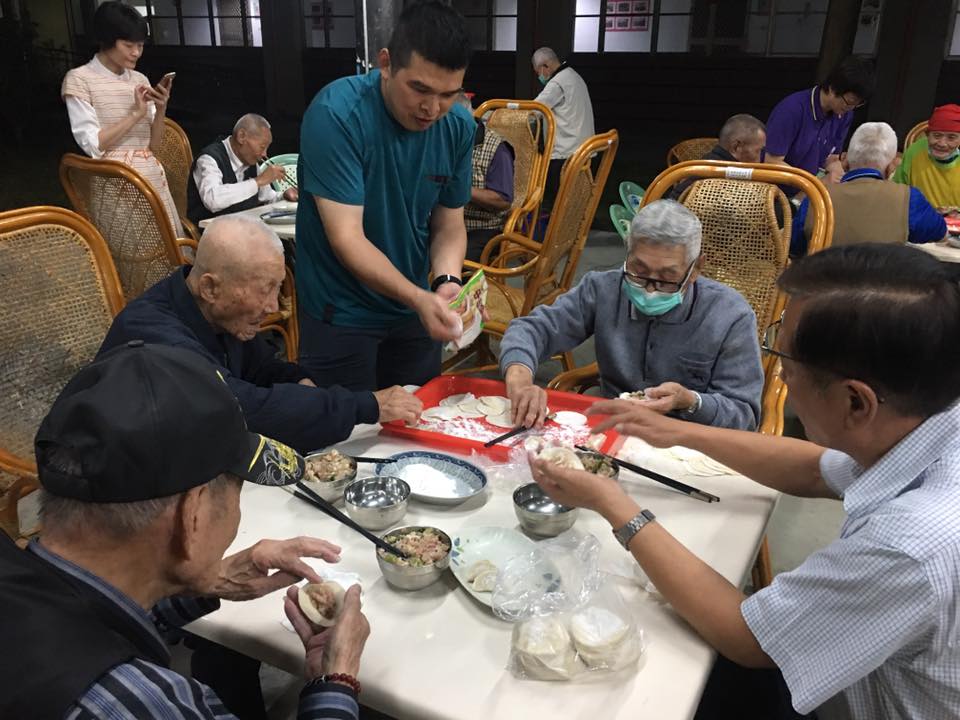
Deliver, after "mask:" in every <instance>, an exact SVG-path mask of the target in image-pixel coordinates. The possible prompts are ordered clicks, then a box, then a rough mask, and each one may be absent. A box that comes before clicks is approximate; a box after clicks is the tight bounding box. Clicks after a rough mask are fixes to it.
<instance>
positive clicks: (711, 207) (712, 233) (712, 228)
mask: <svg viewBox="0 0 960 720" xmlns="http://www.w3.org/2000/svg"><path fill="white" fill-rule="evenodd" d="M683 204H684V205H686V206H687V207H688V208H690V210H692V211H693V213H694V214H695V215H696V216H697V217H699V218H700V222H701V223H702V224H703V244H702V252H703V257H704V266H703V274H704V275H705V276H706V277H709V278H712V279H714V280H717V281H718V282H722V283H723V284H724V285H729V286H730V287H732V288H734V289H736V290H737V291H739V292H740V294H741V295H743V296H744V297H745V298H746V299H747V302H749V303H750V305H751V307H752V308H753V311H754V312H755V313H756V315H757V330H758V332H759V333H761V334H762V333H763V332H764V331H765V330H766V327H767V325H769V324H770V321H771V319H772V317H773V313H774V308H775V305H776V299H777V284H776V281H777V278H778V277H779V276H780V273H781V272H783V269H784V268H785V267H786V264H787V253H788V248H789V244H790V226H791V220H792V214H791V212H790V203H789V202H788V201H787V198H786V196H785V195H784V194H783V191H782V190H780V188H778V187H777V186H776V185H768V184H767V183H760V182H751V181H743V180H726V179H708V180H697V181H696V182H695V183H694V184H693V185H692V186H691V187H690V190H689V191H688V192H687V194H686V197H685V198H684V199H683ZM777 206H779V208H780V211H781V213H782V217H783V226H781V225H780V223H779V222H778V220H777V215H776V207H777Z"/></svg>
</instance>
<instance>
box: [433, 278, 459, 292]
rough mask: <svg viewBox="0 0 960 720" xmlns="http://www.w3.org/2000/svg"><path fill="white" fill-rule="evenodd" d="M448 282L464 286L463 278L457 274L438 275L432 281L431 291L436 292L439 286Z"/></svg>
mask: <svg viewBox="0 0 960 720" xmlns="http://www.w3.org/2000/svg"><path fill="white" fill-rule="evenodd" d="M448 282H452V283H456V284H457V285H460V286H461V287H462V286H463V280H461V279H460V278H458V277H457V276H456V275H437V276H436V277H435V278H434V279H433V282H432V283H430V292H436V291H437V288H438V287H440V286H441V285H444V284H446V283H448Z"/></svg>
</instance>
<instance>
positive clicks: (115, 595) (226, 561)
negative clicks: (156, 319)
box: [0, 341, 370, 720]
mask: <svg viewBox="0 0 960 720" xmlns="http://www.w3.org/2000/svg"><path fill="white" fill-rule="evenodd" d="M35 449H36V458H37V469H38V475H39V478H40V484H41V487H42V494H41V519H42V520H43V534H42V536H41V538H40V539H39V540H34V541H32V542H31V543H30V545H29V546H28V548H27V549H26V550H20V549H19V548H17V547H16V545H14V544H13V542H12V541H11V540H10V539H9V538H7V537H6V536H5V535H3V533H0V606H2V607H3V609H4V613H5V615H6V617H5V619H4V621H3V622H2V623H0V646H2V647H3V648H4V652H3V653H2V657H0V669H2V670H3V672H2V673H0V717H4V718H65V717H69V718H134V717H135V718H139V719H141V720H147V719H148V718H167V719H172V718H181V719H186V718H217V719H218V720H230V719H231V718H234V717H235V715H234V714H233V713H232V712H230V711H229V710H228V709H227V707H225V706H224V703H225V700H224V699H222V698H221V697H220V696H218V694H217V693H215V692H214V691H213V690H211V689H210V688H209V687H207V686H206V685H203V684H201V683H200V682H198V681H197V680H195V679H193V678H189V677H185V676H183V675H181V674H179V673H178V672H176V671H175V670H173V669H172V668H171V667H170V653H169V650H168V649H167V644H166V642H165V641H164V639H163V635H164V634H166V633H168V632H169V631H171V630H173V629H174V628H179V627H181V626H182V625H184V624H186V623H188V622H190V621H191V620H195V619H197V618H199V617H201V616H202V615H205V614H207V613H209V612H212V611H214V610H216V609H217V608H218V607H219V606H220V600H221V599H225V600H250V599H253V598H258V597H261V596H264V595H267V594H268V593H272V592H276V591H278V590H281V589H282V588H285V587H287V586H289V585H291V583H295V582H298V581H299V580H300V579H301V578H308V579H309V580H310V581H311V582H320V581H321V578H320V577H319V576H318V574H317V573H316V571H314V570H313V569H312V568H311V567H310V566H309V565H307V563H305V562H304V561H303V560H302V559H301V558H302V557H315V558H320V559H322V560H324V561H325V562H328V563H330V562H337V561H338V560H339V559H340V548H339V547H337V546H336V545H333V544H332V543H329V542H326V541H325V540H320V539H318V538H309V537H301V538H295V539H291V540H284V541H276V540H262V541H260V542H258V543H257V544H255V545H253V546H252V547H250V548H248V549H246V550H242V551H240V552H238V553H235V554H233V555H230V556H228V557H224V552H226V550H227V548H228V547H229V546H230V544H231V543H232V542H233V540H234V538H235V537H236V535H237V528H238V526H239V523H240V491H241V486H242V485H243V482H244V481H249V482H253V483H256V484H259V485H287V484H291V483H295V482H297V481H298V480H299V479H300V478H301V477H302V476H303V472H304V462H303V458H301V457H299V456H298V455H297V454H296V453H295V452H294V451H293V450H291V449H290V448H289V447H286V446H284V445H282V444H280V443H277V442H276V441H274V440H271V439H268V438H265V437H263V436H262V435H257V434H254V433H252V432H250V431H249V430H248V429H247V426H246V423H245V422H244V419H243V413H242V412H241V411H240V408H239V407H238V405H237V402H236V400H235V399H234V398H233V397H232V394H231V392H230V389H229V388H228V387H227V385H226V384H225V383H224V382H223V379H222V377H221V373H220V372H219V371H218V370H217V368H216V367H215V366H213V365H211V364H209V363H207V362H206V361H205V360H203V359H202V358H201V357H200V356H199V355H197V354H196V353H193V352H189V351H186V350H180V349H176V348H169V347H161V346H156V345H145V344H144V343H143V342H141V341H132V342H130V343H129V344H128V345H127V346H124V347H120V348H117V349H116V350H114V351H113V352H111V353H109V354H108V355H106V356H104V357H102V358H100V359H99V360H97V361H95V362H93V363H91V364H90V365H88V366H87V367H85V368H83V369H82V370H81V371H80V372H79V373H78V374H77V375H76V377H74V378H73V379H72V380H71V381H70V382H69V383H68V384H67V386H66V388H65V389H64V390H63V392H61V394H60V396H59V397H58V398H57V400H56V401H55V402H54V404H53V407H52V408H51V410H50V412H49V414H48V415H47V417H46V418H45V419H44V420H43V422H42V423H41V425H40V429H39V430H38V432H37V436H36V441H35ZM274 570H276V572H272V571H274ZM295 597H296V588H295V587H289V588H288V590H287V596H286V598H284V599H283V601H282V602H283V603H284V610H285V611H286V614H287V617H288V618H289V620H290V622H291V623H292V624H293V626H294V628H295V629H296V631H297V634H298V635H299V636H300V638H301V640H302V641H303V644H304V647H305V662H304V674H305V676H306V680H307V681H308V682H307V684H306V686H305V687H304V689H303V691H302V693H301V695H300V708H299V713H298V715H297V717H298V718H303V719H304V720H334V719H340V720H344V719H346V720H352V719H353V718H356V717H357V716H358V710H359V707H358V705H357V694H358V692H359V690H360V685H359V683H358V682H357V680H356V677H357V675H358V673H359V668H360V657H361V654H362V652H363V648H364V644H365V643H366V639H367V636H368V634H369V632H370V628H369V625H368V623H367V620H366V618H365V617H364V616H363V614H362V613H361V611H360V588H359V587H358V586H354V587H352V588H350V589H349V590H348V591H347V592H346V594H345V597H344V603H343V609H342V611H341V613H340V614H339V616H338V618H337V620H336V623H335V625H334V627H333V628H332V629H328V630H326V631H324V632H322V633H321V632H318V631H317V629H315V628H313V627H312V626H311V625H310V623H309V622H308V620H307V618H306V616H305V615H304V614H303V613H302V612H301V610H300V608H299V606H298V604H297V603H296V602H295V601H294V598H295ZM280 602H281V600H280V598H279V597H278V599H277V603H278V606H279V603H280ZM14 619H15V620H14ZM234 682H235V683H236V682H240V680H239V679H238V678H235V679H234Z"/></svg>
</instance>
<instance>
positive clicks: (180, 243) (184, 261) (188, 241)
mask: <svg viewBox="0 0 960 720" xmlns="http://www.w3.org/2000/svg"><path fill="white" fill-rule="evenodd" d="M176 243H177V252H178V253H179V254H180V264H181V265H193V258H195V257H196V256H197V248H198V247H200V243H198V242H197V241H196V240H194V239H193V238H177V239H176ZM184 248H190V249H191V250H193V253H191V256H190V257H189V258H188V257H187V255H186V254H185V253H184V252H183V249H184Z"/></svg>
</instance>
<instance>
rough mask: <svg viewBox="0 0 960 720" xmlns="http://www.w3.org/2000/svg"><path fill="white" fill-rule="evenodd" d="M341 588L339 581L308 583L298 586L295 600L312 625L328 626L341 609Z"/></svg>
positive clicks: (342, 592)
mask: <svg viewBox="0 0 960 720" xmlns="http://www.w3.org/2000/svg"><path fill="white" fill-rule="evenodd" d="M343 596H344V591H343V588H342V587H341V586H340V585H339V583H335V582H322V583H308V584H306V585H303V586H301V587H300V590H299V592H298V593H297V602H298V604H299V605H300V609H301V610H302V611H303V614H304V615H306V616H307V619H308V620H309V621H310V622H312V623H313V624H314V625H319V626H320V627H330V626H331V625H333V624H334V623H336V622H337V618H338V617H339V616H340V611H341V610H343Z"/></svg>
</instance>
